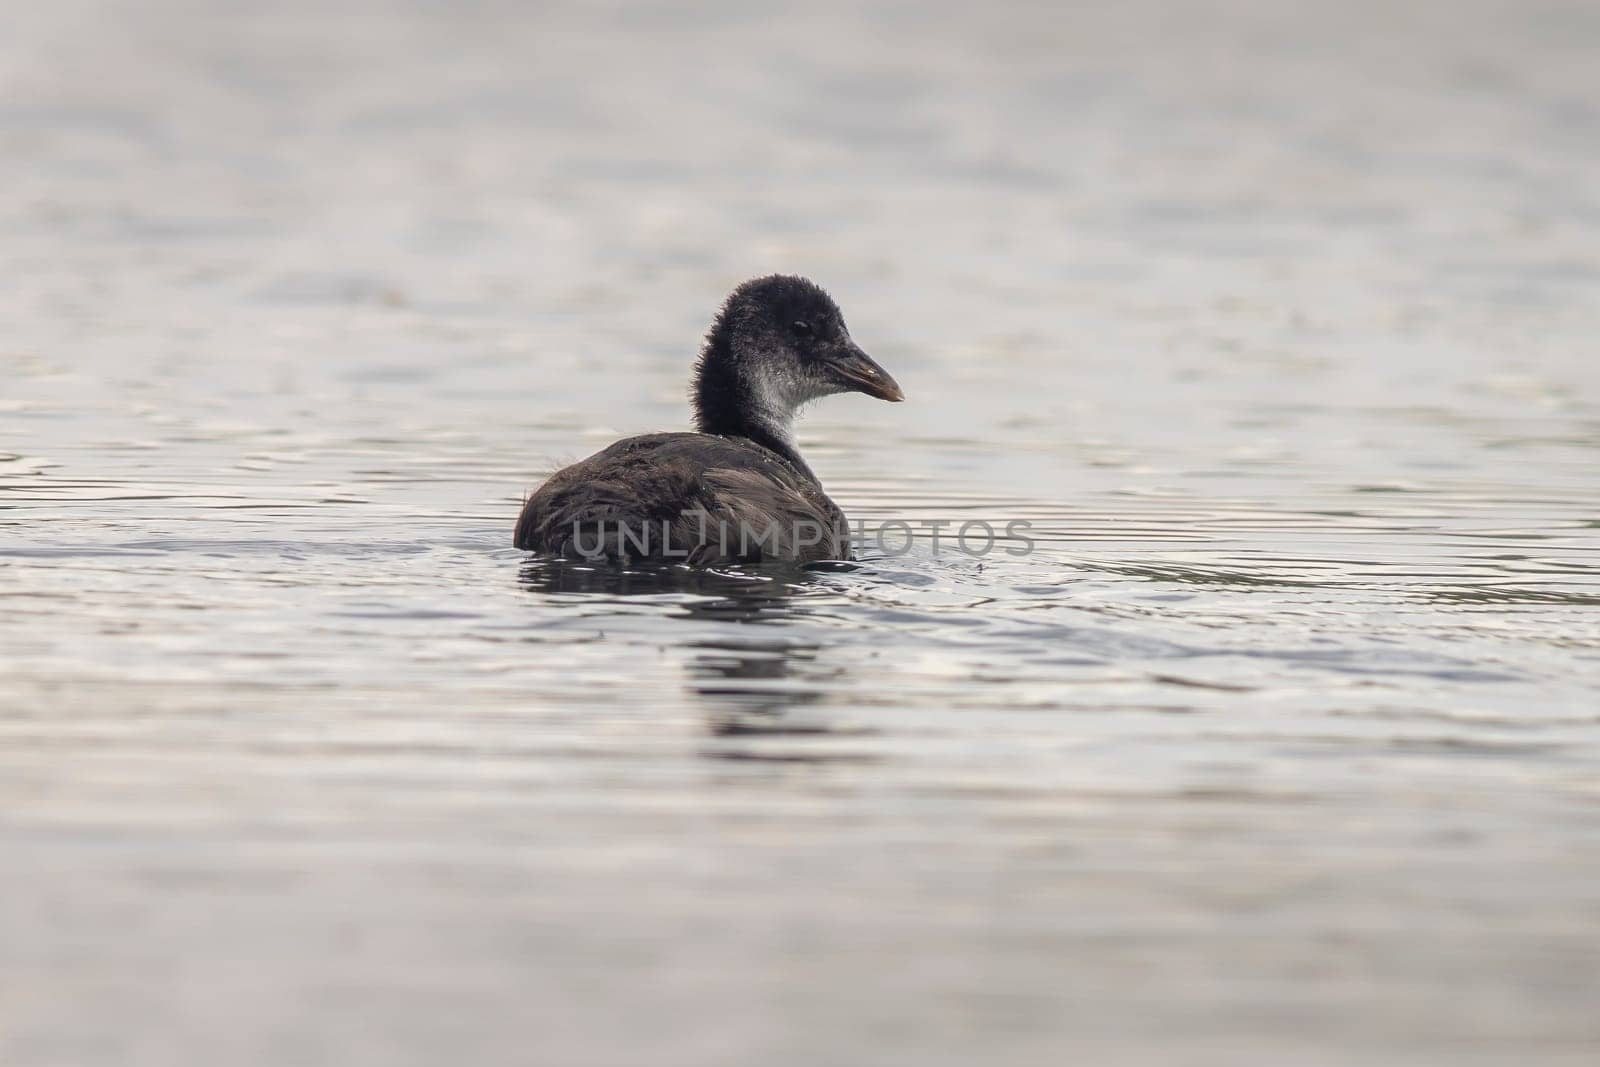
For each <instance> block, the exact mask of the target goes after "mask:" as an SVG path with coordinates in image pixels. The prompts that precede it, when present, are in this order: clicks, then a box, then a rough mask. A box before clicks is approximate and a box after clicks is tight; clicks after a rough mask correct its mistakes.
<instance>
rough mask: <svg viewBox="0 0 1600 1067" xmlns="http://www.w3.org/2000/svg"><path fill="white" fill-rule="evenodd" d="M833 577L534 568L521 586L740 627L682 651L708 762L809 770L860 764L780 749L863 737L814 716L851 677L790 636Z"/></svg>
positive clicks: (564, 563)
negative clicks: (666, 609) (664, 599)
mask: <svg viewBox="0 0 1600 1067" xmlns="http://www.w3.org/2000/svg"><path fill="white" fill-rule="evenodd" d="M831 571H832V569H831V568H828V567H826V566H824V567H817V566H811V567H806V568H800V567H737V568H726V569H706V568H700V569H696V568H690V567H681V566H670V567H659V566H658V567H637V568H626V569H624V568H618V567H611V566H605V565H590V564H585V563H577V562H573V561H568V560H550V559H534V560H529V561H528V562H527V563H526V564H524V565H523V568H522V572H521V578H522V584H523V585H524V586H525V587H526V588H527V589H529V590H531V591H534V592H539V593H547V594H580V595H582V596H583V598H584V599H588V597H590V596H594V597H599V598H624V597H625V598H632V597H647V596H663V595H669V596H673V597H674V605H673V606H674V609H675V610H674V611H672V612H670V613H666V614H665V615H664V617H665V618H670V619H677V620H680V621H683V622H690V623H699V624H704V623H716V624H727V623H733V624H736V626H737V629H735V630H733V631H732V632H727V633H723V632H720V631H721V630H722V629H723V628H722V627H721V626H719V627H717V628H716V630H717V631H718V632H715V633H714V634H713V635H711V636H707V635H706V634H705V629H706V628H705V627H704V626H703V625H701V626H700V628H699V629H700V633H698V634H697V635H696V636H695V637H694V638H693V639H690V640H686V641H685V642H683V643H682V644H681V645H680V647H681V648H683V649H684V650H685V651H686V653H687V657H686V659H685V662H684V667H685V671H686V673H687V675H688V677H687V681H686V690H687V692H688V693H689V694H690V695H691V696H692V697H693V698H694V699H695V700H696V701H697V702H698V703H699V704H700V705H701V707H702V708H704V710H705V721H706V730H707V732H708V733H709V734H710V735H711V737H712V738H713V739H714V740H713V743H712V744H710V745H708V746H707V747H706V749H705V750H704V754H705V755H706V756H707V757H709V758H714V759H724V760H762V761H775V762H783V763H795V762H808V763H809V762H825V761H829V760H847V759H856V760H858V759H859V756H847V755H845V754H842V753H830V752H826V751H823V750H820V749H815V748H810V747H808V748H806V749H805V750H800V749H797V748H796V747H795V746H794V745H784V744H781V743H779V742H778V739H791V740H793V739H802V738H818V737H827V736H832V735H841V734H859V733H860V732H861V731H860V730H849V729H844V728H841V727H838V726H836V725H835V724H833V723H831V722H830V721H829V719H828V718H827V717H826V716H824V715H821V714H817V713H815V712H814V710H813V711H812V712H810V713H808V709H815V707H816V706H817V705H820V704H822V703H823V702H824V699H825V697H826V696H827V695H828V693H829V692H830V691H832V690H834V689H836V688H837V687H838V685H839V684H840V682H841V681H842V680H843V679H844V678H845V676H846V671H845V670H844V668H843V667H841V666H838V665H837V664H832V663H830V662H829V661H828V656H827V651H828V646H827V644H826V643H825V642H821V641H817V640H814V639H810V638H807V637H802V636H800V634H799V632H798V631H797V632H793V633H786V632H785V629H786V628H788V627H790V626H792V624H793V623H795V622H798V621H803V620H804V619H805V618H806V616H807V607H806V605H807V600H808V597H809V596H811V595H814V594H817V593H820V592H824V591H825V590H826V584H825V583H826V581H827V575H828V574H829V573H831ZM685 594H687V595H686V596H685ZM679 597H682V599H678V598H679ZM746 627H749V629H746ZM769 627H770V629H769Z"/></svg>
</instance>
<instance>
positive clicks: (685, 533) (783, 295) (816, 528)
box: [514, 274, 904, 565]
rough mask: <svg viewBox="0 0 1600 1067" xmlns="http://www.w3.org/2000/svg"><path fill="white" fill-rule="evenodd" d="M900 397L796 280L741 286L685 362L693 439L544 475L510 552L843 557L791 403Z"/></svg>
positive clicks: (610, 454)
mask: <svg viewBox="0 0 1600 1067" xmlns="http://www.w3.org/2000/svg"><path fill="white" fill-rule="evenodd" d="M847 392H856V393H866V394H867V395H868V396H874V397H878V398H880V399H882V400H893V401H898V400H903V399H904V396H903V394H902V393H901V392H900V386H899V385H898V384H896V383H895V380H894V379H893V378H891V377H890V376H889V373H888V372H887V371H885V370H884V369H883V368H882V367H880V366H878V364H877V363H875V362H873V360H872V359H871V357H869V356H868V355H867V354H866V353H865V352H863V351H861V349H860V348H859V347H857V346H856V343H855V342H854V341H853V340H851V339H850V332H849V331H848V330H847V329H845V324H844V317H843V316H842V315H840V313H839V307H838V305H836V304H835V303H834V302H833V299H832V298H831V297H829V296H828V294H827V293H825V292H823V291H822V289H821V288H820V287H818V286H817V285H815V284H813V283H812V282H810V281H807V280H806V279H804V278H796V277H791V276H787V275H781V274H774V275H770V276H768V277H765V278H756V279H754V280H752V281H748V282H745V283H744V284H743V285H741V286H739V288H737V289H735V290H734V291H733V293H732V294H731V295H730V296H729V297H728V299H727V301H726V302H725V303H724V304H723V305H722V310H721V311H720V312H718V314H717V317H716V319H715V321H714V322H712V324H711V330H710V332H709V333H708V334H707V335H706V340H705V347H704V348H703V349H702V350H701V353H700V360H699V362H698V363H697V364H696V365H695V370H694V383H693V386H692V388H691V390H690V399H691V402H692V404H693V406H694V421H695V426H696V428H697V429H698V430H699V432H698V433H653V434H645V435H644V436H641V437H629V438H627V439H625V440H622V441H618V442H617V443H616V444H614V445H612V446H611V447H610V448H607V449H605V450H604V451H602V452H598V453H596V454H595V455H593V456H590V457H589V458H588V459H585V460H582V461H580V462H578V463H574V464H573V465H572V466H570V467H566V468H564V469H562V470H559V471H557V472H556V473H555V474H554V475H552V476H551V477H550V479H549V480H548V481H547V482H545V483H544V485H542V486H540V487H539V489H538V490H537V491H536V492H535V493H534V494H533V496H531V497H529V498H528V502H527V503H526V504H525V505H524V506H523V508H522V517H521V518H520V519H518V520H517V529H516V534H515V538H514V540H515V543H516V546H517V547H518V548H524V549H532V550H533V551H536V552H544V553H550V554H554V555H560V556H566V557H571V558H582V559H607V560H611V561H620V562H655V563H690V564H696V565H710V564H718V563H732V562H739V563H760V562H767V561H778V560H782V561H790V562H808V561H811V560H821V559H849V558H850V538H849V534H848V530H847V528H846V522H845V517H844V512H842V511H840V510H839V506H838V505H837V504H835V503H834V502H833V501H832V500H830V499H828V495H827V494H826V493H824V492H823V491H822V485H821V484H820V483H819V482H818V481H817V476H816V475H815V474H813V473H812V472H811V468H810V467H808V466H806V462H805V460H803V459H801V458H800V452H799V450H798V449H796V448H795V443H794V432H793V424H794V416H795V412H796V411H797V410H798V409H799V408H800V406H801V405H802V404H805V403H806V402H808V401H811V400H815V399H817V398H818V397H824V396H829V395H831V394H834V393H847Z"/></svg>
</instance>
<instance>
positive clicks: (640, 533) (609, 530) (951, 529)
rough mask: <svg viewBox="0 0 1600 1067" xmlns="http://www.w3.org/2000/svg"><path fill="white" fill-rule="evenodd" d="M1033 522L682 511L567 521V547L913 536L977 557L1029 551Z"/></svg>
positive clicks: (585, 551)
mask: <svg viewBox="0 0 1600 1067" xmlns="http://www.w3.org/2000/svg"><path fill="white" fill-rule="evenodd" d="M1032 528H1033V523H1032V522H1030V521H1029V520H1027V519H1012V520H1009V521H1007V522H1005V523H1003V524H1000V525H999V526H997V525H996V524H995V523H991V522H988V521H986V520H984V519H916V520H906V519H888V520H884V521H882V522H876V523H872V522H868V521H866V520H861V519H858V520H856V521H855V522H854V523H842V524H840V525H838V526H830V525H829V524H826V523H822V522H819V521H817V520H815V519H810V518H795V519H792V520H779V519H769V520H767V521H766V522H764V523H760V524H757V523H751V522H747V521H744V520H736V519H721V518H714V517H713V516H711V515H710V514H708V513H707V512H704V511H687V512H684V513H683V514H681V515H680V516H679V517H678V518H677V519H676V520H674V519H660V520H651V521H634V522H629V521H624V520H617V519H611V520H599V521H592V522H583V521H580V522H574V523H573V525H572V539H571V540H570V541H569V542H568V545H569V547H570V548H571V549H572V550H573V551H574V552H575V553H576V554H577V555H579V556H582V557H584V558H591V559H592V558H599V557H603V556H614V555H625V556H640V557H649V556H659V557H661V558H664V559H689V558H691V557H694V556H696V555H700V554H703V553H705V552H707V551H709V550H710V549H711V548H712V546H715V548H716V552H717V554H718V555H720V556H757V557H759V556H769V557H772V556H789V557H793V556H804V555H806V554H807V553H808V552H809V551H810V550H812V549H816V548H818V547H824V550H826V546H833V545H845V544H853V545H855V547H856V549H857V550H858V551H861V552H866V553H871V554H875V555H880V556H890V557H893V556H903V555H906V554H907V553H908V552H910V551H911V550H912V549H913V548H914V547H916V546H917V545H918V544H919V543H921V544H926V545H927V548H928V551H929V552H930V553H931V554H932V555H935V556H937V555H941V554H943V553H945V552H959V553H960V554H962V555H966V556H974V557H980V558H981V557H983V556H987V555H989V554H991V553H993V552H995V551H997V550H998V551H1000V552H1003V553H1004V554H1005V555H1008V556H1026V555H1028V554H1029V553H1031V552H1032V551H1033V548H1034V539H1033V538H1032V537H1030V536H1028V531H1029V530H1031V529H1032Z"/></svg>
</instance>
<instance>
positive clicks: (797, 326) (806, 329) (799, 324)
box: [789, 319, 811, 337]
mask: <svg viewBox="0 0 1600 1067" xmlns="http://www.w3.org/2000/svg"><path fill="white" fill-rule="evenodd" d="M789 328H790V329H791V330H793V331H794V332H795V333H797V334H799V335H800V336H801V337H808V336H810V334H811V324H810V323H809V322H805V321H804V320H801V319H796V320H795V321H794V323H793V324H791V325H790V327H789Z"/></svg>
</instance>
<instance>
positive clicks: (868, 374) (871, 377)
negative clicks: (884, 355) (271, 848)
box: [828, 341, 906, 402]
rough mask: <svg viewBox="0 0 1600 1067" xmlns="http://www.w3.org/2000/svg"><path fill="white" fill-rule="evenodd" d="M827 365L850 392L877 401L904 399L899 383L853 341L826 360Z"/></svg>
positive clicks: (847, 342) (845, 344) (846, 343)
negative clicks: (863, 394) (874, 398)
mask: <svg viewBox="0 0 1600 1067" xmlns="http://www.w3.org/2000/svg"><path fill="white" fill-rule="evenodd" d="M828 364H829V366H830V367H832V369H833V372H834V373H835V374H836V375H838V376H839V378H840V379H841V380H842V381H843V382H844V385H845V388H846V389H849V390H850V391H851V392H855V393H866V394H867V395H868V396H875V397H877V398H878V399H879V400H889V401H894V402H899V401H901V400H904V399H905V398H906V395H905V394H904V393H902V392H901V391H900V383H899V382H896V381H895V380H894V379H893V378H892V377H890V375H889V372H888V371H886V370H884V369H883V368H882V367H880V366H878V364H877V363H876V362H875V361H874V360H873V358H872V357H871V356H869V355H867V354H866V353H865V352H863V351H861V349H860V348H858V347H856V343H855V342H854V341H846V342H845V343H844V345H843V346H842V347H841V348H840V349H839V351H838V352H837V353H836V354H835V355H834V356H833V357H832V358H831V359H829V360H828Z"/></svg>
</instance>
